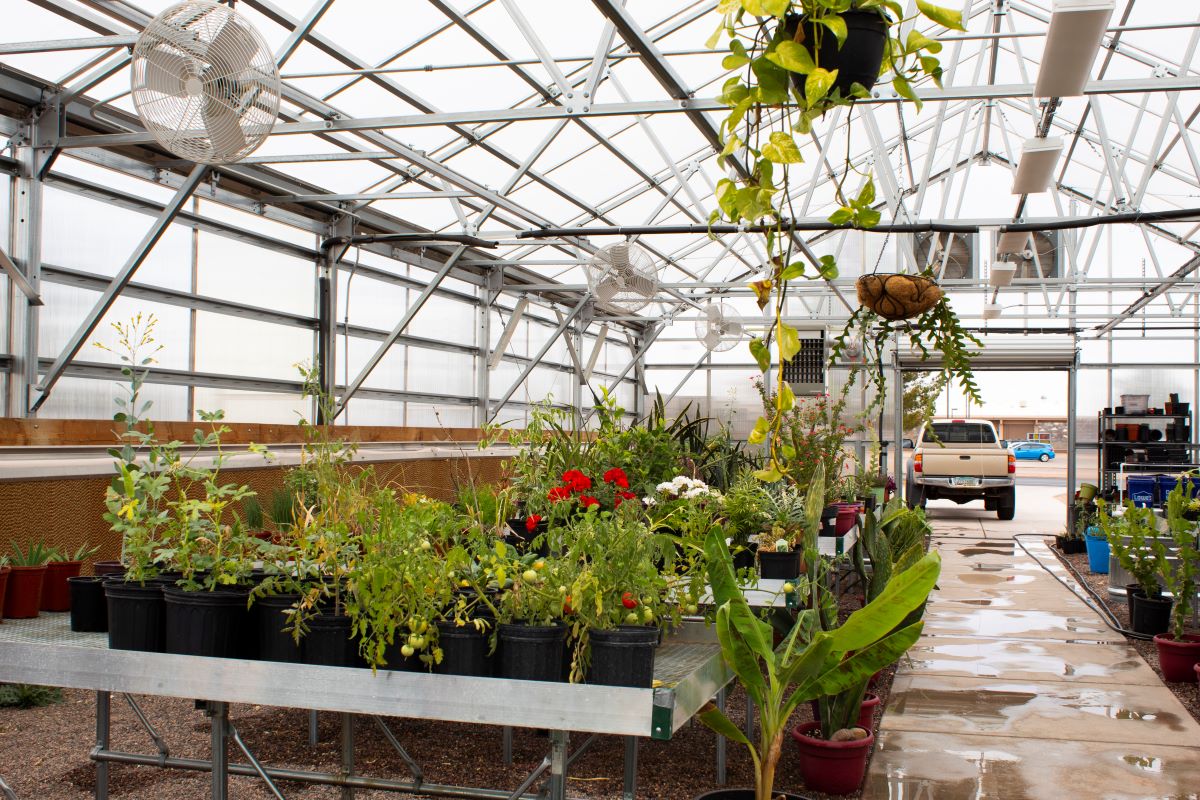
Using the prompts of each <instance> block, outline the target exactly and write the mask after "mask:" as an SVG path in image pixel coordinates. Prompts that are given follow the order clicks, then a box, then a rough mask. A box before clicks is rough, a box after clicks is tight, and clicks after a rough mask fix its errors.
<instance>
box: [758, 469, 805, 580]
mask: <svg viewBox="0 0 1200 800" xmlns="http://www.w3.org/2000/svg"><path fill="white" fill-rule="evenodd" d="M765 496H766V498H767V512H766V515H767V520H768V522H767V524H768V526H769V527H768V528H767V530H765V531H763V532H762V533H760V534H759V535H758V537H757V542H758V568H759V575H760V576H761V577H763V578H768V579H770V578H774V579H780V580H791V579H793V578H796V577H797V576H799V575H800V553H799V551H798V549H797V547H796V545H797V543H798V542H799V541H800V539H801V537H803V535H804V520H805V500H806V495H805V493H804V492H803V491H801V490H800V489H798V488H797V487H794V486H788V485H786V484H785V483H783V482H779V483H776V484H772V485H769V486H767V487H765Z"/></svg>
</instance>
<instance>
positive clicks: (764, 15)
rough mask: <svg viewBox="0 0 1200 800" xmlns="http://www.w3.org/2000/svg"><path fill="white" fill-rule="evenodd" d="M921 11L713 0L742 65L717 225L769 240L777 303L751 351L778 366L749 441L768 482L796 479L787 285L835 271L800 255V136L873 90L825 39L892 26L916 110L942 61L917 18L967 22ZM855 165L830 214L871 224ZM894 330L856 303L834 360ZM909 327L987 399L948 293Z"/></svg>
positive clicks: (880, 383) (727, 98) (833, 1)
mask: <svg viewBox="0 0 1200 800" xmlns="http://www.w3.org/2000/svg"><path fill="white" fill-rule="evenodd" d="M916 8H917V13H916V14H914V15H912V16H908V17H906V16H905V14H904V10H903V8H902V6H901V4H900V3H899V2H895V0H724V1H723V2H721V3H719V4H718V6H717V11H718V13H719V14H720V15H721V24H720V26H719V27H718V28H717V30H716V32H715V33H714V34H713V36H712V38H711V39H710V40H709V46H710V47H716V46H718V44H719V43H720V42H721V40H722V39H726V40H727V48H728V55H726V56H725V58H724V60H723V62H722V64H723V66H724V67H725V68H726V69H727V70H730V71H732V72H733V73H734V74H733V75H732V76H731V77H730V78H729V79H728V80H727V81H726V82H725V84H724V86H723V87H722V92H721V95H720V99H721V101H722V102H724V103H725V104H726V105H727V106H728V107H729V109H730V111H729V114H728V115H727V116H726V118H725V119H724V120H723V121H722V123H721V128H720V133H721V138H722V145H723V147H722V150H721V153H720V155H719V157H718V164H719V165H720V166H728V167H729V168H730V169H731V171H732V174H731V176H730V177H727V178H723V179H721V180H720V181H719V182H718V183H717V186H716V200H717V206H718V208H717V210H715V211H714V212H713V214H712V217H711V221H712V222H716V221H718V220H721V219H724V220H727V221H729V222H733V223H738V224H744V225H747V226H749V227H750V228H751V229H752V230H755V231H759V232H761V233H762V235H763V237H764V242H765V248H766V257H767V261H766V265H765V267H766V270H767V272H766V274H765V276H764V277H762V278H761V279H760V280H757V281H755V282H753V283H752V284H751V288H752V289H753V290H754V292H755V295H756V297H757V299H758V304H759V307H760V309H763V310H766V309H767V308H768V306H769V307H770V310H771V316H772V317H773V321H772V323H771V326H770V328H769V330H768V332H767V334H766V335H765V336H763V337H761V338H756V339H754V340H752V341H751V342H750V352H751V354H752V355H753V356H754V358H755V360H756V362H757V363H758V365H759V367H760V368H761V369H762V371H763V372H764V373H765V372H767V371H768V370H769V369H770V367H771V365H772V363H773V362H774V363H776V364H777V365H778V367H779V369H777V371H776V379H775V385H774V387H773V391H772V392H771V394H772V396H773V398H774V402H775V405H776V410H777V412H778V413H775V414H764V415H763V416H762V417H760V418H759V419H758V422H757V423H756V425H755V428H754V431H753V433H752V434H751V438H750V441H751V442H752V443H764V442H765V443H766V444H767V446H768V455H769V458H768V460H767V464H766V465H765V467H764V468H763V469H761V470H759V472H758V475H759V476H760V477H761V478H762V479H763V480H765V481H768V482H773V481H777V480H780V479H781V478H784V477H788V478H789V479H792V480H794V477H793V476H792V474H791V473H792V472H793V470H794V467H793V464H794V462H795V460H796V454H795V452H794V447H793V445H792V444H790V443H789V442H788V441H786V438H785V437H784V436H782V434H781V426H782V420H783V417H784V413H785V412H787V411H788V410H790V409H791V408H792V407H793V406H794V405H795V402H796V400H795V397H794V396H793V394H792V391H791V389H790V387H789V386H788V384H787V382H786V381H784V379H783V369H782V367H783V364H784V363H785V362H788V361H791V360H792V359H793V358H794V357H795V356H796V354H797V353H798V352H799V350H800V337H799V333H798V332H797V330H796V329H795V328H793V327H792V326H790V325H788V324H787V323H786V322H785V321H784V319H783V316H784V308H785V305H786V300H787V295H788V287H789V284H790V283H791V282H792V281H796V280H813V279H824V280H827V281H828V280H833V279H834V278H836V277H837V275H838V266H837V261H836V258H835V257H834V256H832V255H824V256H821V257H820V258H815V259H814V263H813V264H812V265H811V266H810V265H808V264H806V263H805V262H804V261H803V260H802V259H801V258H799V257H797V253H796V250H797V249H799V248H800V245H801V242H799V240H798V237H797V236H796V233H795V230H794V229H793V228H792V225H791V223H790V220H791V219H794V218H795V214H794V213H793V209H792V190H791V180H792V173H793V171H794V170H795V169H796V167H797V165H798V164H800V163H802V162H803V160H804V159H803V156H802V154H801V150H800V145H799V143H798V141H797V136H809V135H810V134H811V133H812V124H813V121H814V120H816V119H818V118H819V117H821V116H823V115H824V114H826V113H828V112H829V111H830V110H832V109H834V108H837V107H847V108H849V109H850V113H851V114H852V113H853V104H854V102H855V101H856V100H858V99H860V98H865V97H867V96H868V93H867V90H866V88H865V87H863V86H862V85H861V84H859V83H857V82H852V83H851V84H850V85H849V86H848V87H846V86H843V85H842V83H844V82H842V83H840V82H839V81H838V70H837V69H836V68H834V69H830V68H829V67H831V66H832V65H831V64H828V63H826V64H825V65H822V64H821V63H820V59H821V53H822V48H823V45H824V43H825V41H826V39H827V38H828V37H833V38H834V39H835V40H836V43H837V47H838V49H841V48H842V47H843V46H845V45H846V44H847V39H848V36H849V29H848V27H847V24H846V19H845V17H844V15H845V14H846V13H848V12H867V13H872V14H878V15H879V17H880V19H881V20H882V22H883V26H884V29H885V43H884V48H883V60H882V67H881V74H882V75H883V76H885V77H889V78H890V81H891V85H892V87H893V89H895V91H896V93H897V94H898V95H900V96H901V97H903V98H906V99H908V100H910V101H912V102H914V103H915V104H916V105H917V107H918V108H920V99H919V98H918V97H917V96H916V93H915V92H914V90H913V83H914V82H915V81H917V80H918V79H921V78H928V79H930V80H932V81H933V82H934V83H936V84H938V85H940V83H941V75H942V69H941V66H940V63H939V61H938V59H937V53H938V52H940V50H941V44H940V43H939V42H937V41H936V40H934V39H931V38H929V37H927V36H925V35H924V34H922V33H921V32H920V31H918V30H917V29H916V27H915V26H914V25H912V24H911V23H913V22H915V21H916V20H917V19H918V18H924V19H927V20H930V21H932V22H935V23H937V24H939V25H942V26H944V27H946V28H948V29H951V30H964V28H963V25H962V15H961V13H959V12H957V11H952V10H949V9H945V8H941V7H939V6H936V5H933V4H932V3H929V2H926V0H917V2H916ZM902 32H903V38H901V34H902ZM825 52H828V51H827V50H826V51H825ZM849 125H850V120H849V119H848V120H847V126H848V127H849ZM854 171H855V170H854V167H853V165H852V164H851V163H850V161H849V155H848V154H847V161H846V168H845V169H844V171H843V173H842V176H841V178H840V179H839V180H838V181H837V182H836V183H835V185H834V191H835V197H836V202H837V203H838V208H837V210H835V211H834V212H833V214H832V215H830V217H829V221H830V222H831V223H832V224H834V225H842V226H846V227H851V228H859V229H868V228H872V227H874V226H876V225H877V224H878V223H879V220H880V212H879V210H878V209H877V208H876V189H875V183H874V180H873V177H872V176H871V175H870V174H866V175H862V180H861V183H860V185H859V186H858V187H857V188H856V189H851V188H849V187H847V186H846V182H847V180H848V179H849V176H850V173H851V172H854ZM898 329H899V326H898V325H897V324H896V323H894V322H892V321H890V320H885V319H883V318H881V317H879V316H878V315H877V314H875V313H874V312H871V311H870V310H868V309H865V308H860V309H858V310H857V311H855V312H854V313H853V315H852V316H851V318H850V320H849V322H848V323H847V326H846V329H845V330H844V331H843V332H842V334H841V335H839V336H838V337H837V338H836V339H835V341H834V352H833V355H834V357H835V358H836V357H837V355H838V354H839V353H840V352H841V351H842V350H843V349H844V347H845V346H846V343H847V341H848V339H849V337H850V336H851V335H852V334H854V333H856V332H858V333H862V334H866V336H865V341H869V342H870V343H872V345H873V347H874V350H875V352H876V355H877V356H878V355H880V351H881V349H882V346H883V343H884V342H886V341H888V340H889V339H890V338H891V337H892V335H893V333H894V332H895V331H896V330H898ZM904 330H905V331H906V333H907V335H908V338H909V339H910V341H911V342H912V343H913V345H914V347H917V348H918V349H919V350H920V352H922V354H925V355H927V354H928V352H929V349H930V348H931V347H933V348H936V349H938V350H940V351H941V352H942V354H943V357H944V359H945V371H946V373H947V374H949V375H951V376H953V377H955V378H957V379H958V381H959V383H960V385H961V386H962V387H963V389H964V390H965V391H966V392H967V394H969V395H970V396H971V397H972V398H973V399H976V400H978V399H979V397H978V387H977V386H976V384H975V382H974V379H973V378H972V376H971V372H970V356H969V347H970V345H971V344H972V343H977V340H975V339H974V338H973V337H972V336H971V335H970V334H969V333H967V332H966V331H964V330H963V329H962V326H961V324H960V323H959V321H958V318H957V316H955V314H954V312H953V310H952V309H951V308H950V306H949V303H948V302H947V301H946V299H945V298H944V297H943V298H942V299H941V300H940V301H939V302H938V303H937V305H935V306H934V307H933V308H932V309H930V310H928V311H927V312H925V313H924V314H922V315H920V316H919V317H918V318H916V319H914V320H911V321H909V322H908V323H907V327H906V328H904ZM873 382H874V384H875V387H876V389H877V392H876V395H877V397H876V401H875V402H876V403H880V404H881V403H882V402H883V395H884V394H885V391H886V384H885V382H884V376H883V373H882V372H881V371H878V370H877V371H876V372H875V373H874V374H873Z"/></svg>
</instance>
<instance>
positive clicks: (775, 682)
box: [699, 527, 941, 800]
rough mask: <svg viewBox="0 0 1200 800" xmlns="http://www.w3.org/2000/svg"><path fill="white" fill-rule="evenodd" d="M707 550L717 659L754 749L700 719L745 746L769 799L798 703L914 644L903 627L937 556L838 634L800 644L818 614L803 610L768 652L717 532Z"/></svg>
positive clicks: (929, 584) (861, 678) (706, 716)
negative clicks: (744, 708)
mask: <svg viewBox="0 0 1200 800" xmlns="http://www.w3.org/2000/svg"><path fill="white" fill-rule="evenodd" d="M705 550H706V552H707V555H708V559H709V581H710V582H711V584H712V593H713V598H714V602H715V603H716V605H717V615H716V629H717V639H718V641H719V642H720V644H721V654H722V655H723V656H724V658H725V661H726V663H727V664H728V665H729V667H730V669H732V670H733V672H734V675H735V676H736V677H737V679H738V681H739V682H740V683H741V684H742V686H743V687H744V688H745V690H746V694H747V695H748V696H749V698H750V701H751V702H752V703H753V704H754V706H755V708H756V709H757V710H758V719H759V721H760V724H759V739H758V742H757V743H755V742H752V741H750V739H749V738H747V737H746V735H745V734H743V733H742V731H741V730H740V729H739V728H738V727H737V726H736V725H734V724H733V722H731V721H730V720H729V718H728V717H726V716H725V715H724V714H723V713H722V712H721V711H720V710H719V709H718V708H717V707H716V706H715V705H713V704H711V703H710V704H709V705H707V706H705V708H704V709H702V710H701V712H700V714H699V719H700V720H701V721H702V722H703V723H704V724H705V725H707V726H708V727H710V728H712V729H713V730H714V731H716V732H717V733H719V734H721V735H722V736H725V737H726V738H728V739H731V740H733V741H735V742H738V743H740V744H742V745H745V747H746V749H747V750H748V751H749V752H750V758H751V760H752V761H753V762H754V775H755V800H771V798H772V797H774V794H773V790H774V785H775V769H776V767H777V765H778V763H779V757H780V754H781V752H782V748H783V739H784V735H785V733H786V732H787V725H788V720H789V718H790V717H791V715H792V712H793V711H794V710H795V709H796V707H797V706H798V705H799V704H800V703H804V702H807V701H810V700H813V699H816V698H818V697H824V696H828V695H835V694H839V693H841V692H843V691H846V690H847V689H852V688H853V687H855V686H858V685H863V684H865V683H866V681H867V680H868V679H869V678H870V676H871V675H872V674H874V673H875V672H876V671H877V670H879V669H881V668H882V667H884V666H886V665H888V664H890V663H892V662H893V661H895V660H896V659H898V658H899V657H900V656H901V655H903V654H904V653H905V651H907V650H908V648H909V647H911V646H912V645H913V643H915V642H916V641H917V637H918V636H920V634H921V626H922V623H921V622H916V623H914V624H911V625H907V626H905V627H900V626H901V624H902V623H903V622H904V620H905V618H906V617H908V615H909V614H910V613H912V612H913V611H915V610H916V609H918V608H920V607H921V605H922V604H923V603H924V602H925V601H926V599H927V598H928V597H929V592H930V591H931V590H932V589H933V586H934V583H935V581H936V580H937V577H938V573H939V572H940V571H941V558H940V557H939V556H938V554H937V553H936V552H932V553H929V554H927V555H925V556H924V557H923V558H921V559H920V560H919V561H918V562H917V563H916V564H914V565H913V566H912V567H910V568H909V569H907V570H905V571H904V572H901V573H900V574H898V575H896V576H895V577H894V578H893V579H892V580H891V582H890V583H889V584H888V585H887V587H886V588H885V589H884V590H883V592H881V593H880V595H879V597H877V598H876V599H875V600H874V601H872V602H871V603H868V604H867V605H866V606H864V607H863V608H861V609H859V610H858V611H856V612H854V613H853V614H851V615H850V618H849V619H847V620H846V622H845V623H844V624H843V625H842V626H841V627H839V628H837V629H835V630H832V631H823V630H817V631H816V632H815V633H814V634H813V635H812V636H811V638H808V639H807V640H805V639H803V638H802V631H803V630H805V629H806V628H807V629H810V630H811V629H812V628H813V625H814V622H815V621H814V619H813V616H814V615H815V614H816V613H817V612H816V611H815V610H813V609H806V610H804V611H801V612H800V614H799V616H798V618H797V620H796V623H795V625H794V626H793V628H792V630H791V633H790V634H789V635H788V636H787V637H786V638H785V639H784V641H783V642H782V643H781V644H780V645H779V647H778V648H773V647H772V628H771V626H770V625H769V624H768V623H766V622H764V621H763V620H761V619H759V618H758V617H757V616H755V614H754V612H753V611H752V610H751V608H750V605H749V603H747V602H746V598H745V596H744V595H743V594H742V591H741V589H740V588H739V587H738V584H737V581H736V579H735V577H734V572H733V561H732V558H731V556H730V555H729V549H728V548H727V547H726V546H725V538H724V532H723V531H721V529H720V528H717V527H714V528H713V529H712V530H711V531H710V532H709V534H708V538H707V540H706V542H705ZM851 654H853V655H851Z"/></svg>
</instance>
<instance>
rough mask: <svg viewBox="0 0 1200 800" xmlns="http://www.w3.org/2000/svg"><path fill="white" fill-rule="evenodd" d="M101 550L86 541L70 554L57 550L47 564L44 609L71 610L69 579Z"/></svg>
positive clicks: (43, 593) (43, 583)
mask: <svg viewBox="0 0 1200 800" xmlns="http://www.w3.org/2000/svg"><path fill="white" fill-rule="evenodd" d="M99 551H100V548H99V547H92V546H91V545H89V544H88V543H87V542H84V543H83V544H81V545H80V546H79V548H78V549H76V550H75V552H74V553H72V554H70V555H68V554H66V553H63V552H60V551H58V550H55V551H54V552H53V553H52V554H51V555H50V561H49V562H48V563H47V564H46V579H45V581H43V582H42V611H69V610H70V609H71V592H70V589H69V586H68V580H70V579H71V578H75V577H77V576H78V575H79V571H80V569H82V568H83V562H84V561H86V560H87V559H89V558H91V557H92V556H94V555H96V553H98V552H99Z"/></svg>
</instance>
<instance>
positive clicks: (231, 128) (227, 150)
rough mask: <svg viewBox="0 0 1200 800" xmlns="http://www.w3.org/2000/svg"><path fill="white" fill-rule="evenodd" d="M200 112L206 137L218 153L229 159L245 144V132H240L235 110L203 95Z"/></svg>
mask: <svg viewBox="0 0 1200 800" xmlns="http://www.w3.org/2000/svg"><path fill="white" fill-rule="evenodd" d="M202 113H203V118H204V127H205V129H206V130H207V132H208V138H209V139H211V140H212V145H213V150H214V151H215V152H216V153H217V154H218V155H220V156H222V157H224V158H230V159H231V158H233V157H234V156H235V155H237V153H238V152H240V151H241V149H242V148H243V147H245V146H246V134H244V133H242V126H241V124H240V117H239V116H238V113H237V112H236V111H234V110H233V109H232V108H230V107H229V106H227V105H225V103H223V102H221V100H219V99H218V98H216V97H211V96H209V95H205V97H204V109H203V112H202Z"/></svg>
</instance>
